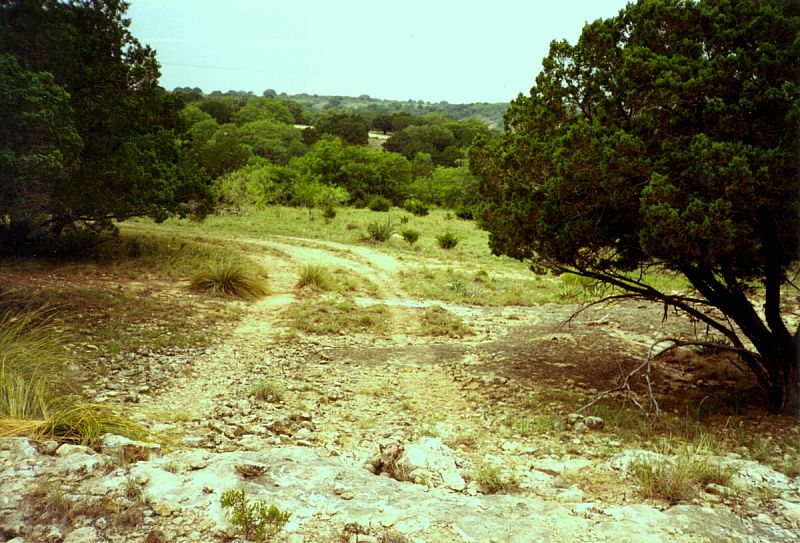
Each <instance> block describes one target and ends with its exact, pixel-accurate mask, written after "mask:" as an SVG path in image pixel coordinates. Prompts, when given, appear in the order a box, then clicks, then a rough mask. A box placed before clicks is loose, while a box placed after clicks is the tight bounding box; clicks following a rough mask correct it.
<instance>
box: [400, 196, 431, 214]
mask: <svg viewBox="0 0 800 543" xmlns="http://www.w3.org/2000/svg"><path fill="white" fill-rule="evenodd" d="M403 209H405V210H406V211H408V212H409V213H413V214H414V215H417V216H418V217H424V216H425V215H427V214H428V213H430V208H429V207H428V204H426V203H425V202H423V201H421V200H417V199H416V198H409V199H408V200H406V201H405V202H403Z"/></svg>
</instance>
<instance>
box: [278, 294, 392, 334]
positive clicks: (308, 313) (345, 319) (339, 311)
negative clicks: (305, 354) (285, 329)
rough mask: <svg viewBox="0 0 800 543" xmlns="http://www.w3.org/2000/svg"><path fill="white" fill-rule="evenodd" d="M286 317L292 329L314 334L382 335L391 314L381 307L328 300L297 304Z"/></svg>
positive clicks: (289, 310)
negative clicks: (370, 333) (355, 333)
mask: <svg viewBox="0 0 800 543" xmlns="http://www.w3.org/2000/svg"><path fill="white" fill-rule="evenodd" d="M286 316H287V317H288V319H289V322H290V325H291V326H292V328H294V329H295V330H299V331H302V332H307V333H312V334H346V333H351V332H373V333H383V332H385V331H386V330H387V327H388V320H389V311H388V309H387V308H386V307H385V306H382V305H374V306H370V307H359V306H358V305H356V304H355V303H354V302H353V301H352V300H347V299H345V300H341V299H337V298H333V297H328V298H322V299H317V300H304V301H300V302H297V303H294V304H292V305H291V306H290V307H289V308H288V310H287V312H286Z"/></svg>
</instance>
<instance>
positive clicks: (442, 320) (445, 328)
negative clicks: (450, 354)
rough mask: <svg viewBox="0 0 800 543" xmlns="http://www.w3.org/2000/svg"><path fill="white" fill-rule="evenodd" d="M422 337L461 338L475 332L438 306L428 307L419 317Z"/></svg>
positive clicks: (458, 318)
mask: <svg viewBox="0 0 800 543" xmlns="http://www.w3.org/2000/svg"><path fill="white" fill-rule="evenodd" d="M420 324H421V325H422V330H421V333H422V335H424V336H446V337H451V338H462V337H464V336H471V335H472V334H474V333H475V332H474V331H473V330H472V328H471V327H469V326H467V325H466V324H464V321H463V320H462V319H461V318H460V317H458V316H456V315H453V314H452V313H450V312H449V311H447V310H446V309H444V308H442V307H440V306H434V307H429V308H428V309H426V310H425V312H424V313H423V314H422V317H420Z"/></svg>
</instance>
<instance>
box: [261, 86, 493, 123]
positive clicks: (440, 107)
mask: <svg viewBox="0 0 800 543" xmlns="http://www.w3.org/2000/svg"><path fill="white" fill-rule="evenodd" d="M277 96H278V97H280V98H288V99H290V100H294V101H296V102H298V103H300V104H302V105H303V107H305V108H308V109H312V110H316V111H324V110H326V109H338V110H349V111H354V112H356V111H360V110H372V111H375V112H379V113H387V114H390V113H394V112H405V113H412V114H416V115H424V114H426V113H441V114H442V115H445V116H447V117H450V118H451V119H454V120H457V121H460V120H461V119H468V118H470V117H473V118H476V119H480V120H482V121H484V122H485V123H486V124H488V125H489V126H491V127H492V128H499V129H502V128H503V115H504V114H505V112H506V109H507V108H508V103H505V102H501V103H488V102H477V103H473V104H451V103H449V102H444V101H442V102H425V101H423V100H406V101H403V100H382V99H380V98H372V97H371V96H368V95H366V94H362V95H361V96H358V97H353V96H320V95H317V94H305V93H303V94H286V93H281V94H279V95H277Z"/></svg>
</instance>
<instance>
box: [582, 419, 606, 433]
mask: <svg viewBox="0 0 800 543" xmlns="http://www.w3.org/2000/svg"><path fill="white" fill-rule="evenodd" d="M583 423H584V424H585V425H586V426H587V427H588V428H589V430H602V429H603V428H604V427H605V425H606V421H604V420H603V419H601V418H600V417H586V418H585V419H583Z"/></svg>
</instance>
